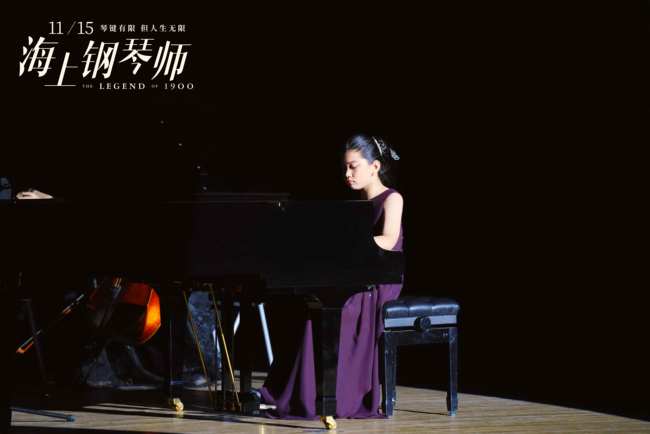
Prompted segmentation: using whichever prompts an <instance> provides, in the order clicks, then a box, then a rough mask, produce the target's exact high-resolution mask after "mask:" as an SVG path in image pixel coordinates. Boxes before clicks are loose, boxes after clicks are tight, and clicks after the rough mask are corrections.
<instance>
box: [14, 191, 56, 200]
mask: <svg viewBox="0 0 650 434" xmlns="http://www.w3.org/2000/svg"><path fill="white" fill-rule="evenodd" d="M16 199H52V196H51V195H49V194H47V193H43V192H42V191H38V190H27V191H21V192H20V193H18V194H16Z"/></svg>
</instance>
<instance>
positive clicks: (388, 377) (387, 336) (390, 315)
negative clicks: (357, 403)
mask: <svg viewBox="0 0 650 434" xmlns="http://www.w3.org/2000/svg"><path fill="white" fill-rule="evenodd" d="M459 310H460V306H459V305H458V303H457V302H456V301H454V300H451V299H449V298H435V297H403V298H398V299H397V300H393V301H389V302H387V303H385V304H384V307H383V318H384V333H383V336H382V340H381V352H380V362H379V363H380V366H381V369H380V372H381V376H382V378H381V381H382V410H383V413H384V415H386V416H388V417H391V416H392V415H393V409H394V407H395V402H396V395H395V377H396V372H397V347H399V346H400V345H423V344H432V343H446V344H447V345H448V346H449V357H448V358H449V386H448V387H449V388H448V390H447V411H448V414H449V415H450V416H455V415H456V410H457V409H458V328H457V327H458V320H457V317H458V311H459Z"/></svg>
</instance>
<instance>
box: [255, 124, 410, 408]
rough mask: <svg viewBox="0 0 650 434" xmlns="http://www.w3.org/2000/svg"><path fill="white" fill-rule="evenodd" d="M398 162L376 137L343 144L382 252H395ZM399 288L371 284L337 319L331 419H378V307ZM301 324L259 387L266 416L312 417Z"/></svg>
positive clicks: (308, 342) (309, 367)
mask: <svg viewBox="0 0 650 434" xmlns="http://www.w3.org/2000/svg"><path fill="white" fill-rule="evenodd" d="M398 159H399V157H398V155H397V153H396V152H395V151H394V150H393V149H391V148H390V147H389V146H388V145H386V143H385V142H384V141H383V140H382V139H381V138H379V137H376V136H366V135H356V136H354V137H352V138H350V139H349V140H348V142H347V143H346V144H345V154H344V164H345V178H346V181H347V184H348V185H349V186H350V188H351V189H353V190H356V191H358V192H359V193H360V194H361V197H362V198H363V199H367V200H370V201H372V205H373V210H374V222H375V234H374V235H375V236H374V240H375V242H376V243H377V245H378V246H379V247H381V248H382V249H386V250H397V251H401V250H402V225H401V221H402V210H403V206H404V201H403V198H402V196H401V195H400V194H399V193H398V192H397V191H396V190H394V189H392V188H389V187H388V186H387V184H388V183H389V179H388V175H389V169H390V167H389V165H390V163H391V162H392V161H394V160H398ZM401 289H402V284H391V285H375V286H374V288H373V289H372V290H371V291H366V292H362V293H358V294H355V295H353V296H352V297H350V298H349V299H348V300H347V301H346V303H345V305H344V307H343V312H342V315H341V334H340V344H339V360H338V375H337V384H336V397H337V407H336V417H339V418H341V417H347V418H370V417H381V416H382V415H381V413H380V411H379V409H380V406H381V393H380V392H381V389H380V383H379V339H380V337H381V333H382V332H383V323H382V310H381V309H382V306H383V304H384V303H385V302H386V301H389V300H394V299H395V298H397V297H398V296H399V293H400V291H401ZM303 321H304V326H302V327H301V326H297V327H294V328H293V330H294V331H297V333H294V336H290V334H283V340H284V343H285V344H287V343H289V342H292V341H293V351H289V352H287V351H283V352H281V353H279V354H278V357H277V358H276V359H275V361H274V364H273V366H272V367H271V371H270V372H269V376H268V377H267V379H266V382H265V383H264V386H263V387H262V388H261V389H260V394H261V400H262V402H263V403H265V404H267V405H271V406H275V410H270V411H269V412H268V413H267V414H268V415H269V416H270V417H281V418H306V419H313V418H316V417H317V415H316V408H315V407H316V405H315V400H316V377H315V369H314V358H313V353H314V351H313V341H312V324H311V320H310V319H309V318H304V319H303ZM289 333H291V332H290V331H289ZM296 350H297V351H296ZM276 353H277V352H276Z"/></svg>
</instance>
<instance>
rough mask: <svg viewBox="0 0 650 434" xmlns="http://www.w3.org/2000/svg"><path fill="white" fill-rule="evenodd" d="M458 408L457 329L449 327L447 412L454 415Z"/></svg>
mask: <svg viewBox="0 0 650 434" xmlns="http://www.w3.org/2000/svg"><path fill="white" fill-rule="evenodd" d="M457 410H458V329H457V328H456V327H449V390H448V391H447V412H448V414H449V416H456V411H457Z"/></svg>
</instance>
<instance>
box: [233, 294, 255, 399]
mask: <svg viewBox="0 0 650 434" xmlns="http://www.w3.org/2000/svg"><path fill="white" fill-rule="evenodd" d="M239 318H240V320H239V331H238V332H237V334H238V335H239V338H238V340H239V342H241V343H242V345H238V346H237V363H238V364H239V390H240V393H241V394H242V395H243V394H245V393H247V392H249V391H250V390H251V388H252V386H253V344H252V342H251V341H252V337H251V336H252V334H253V330H254V327H253V322H254V321H255V311H254V309H253V305H252V300H251V299H250V298H248V297H245V296H242V297H241V298H240V301H239ZM245 342H248V345H246V344H244V343H245Z"/></svg>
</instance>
